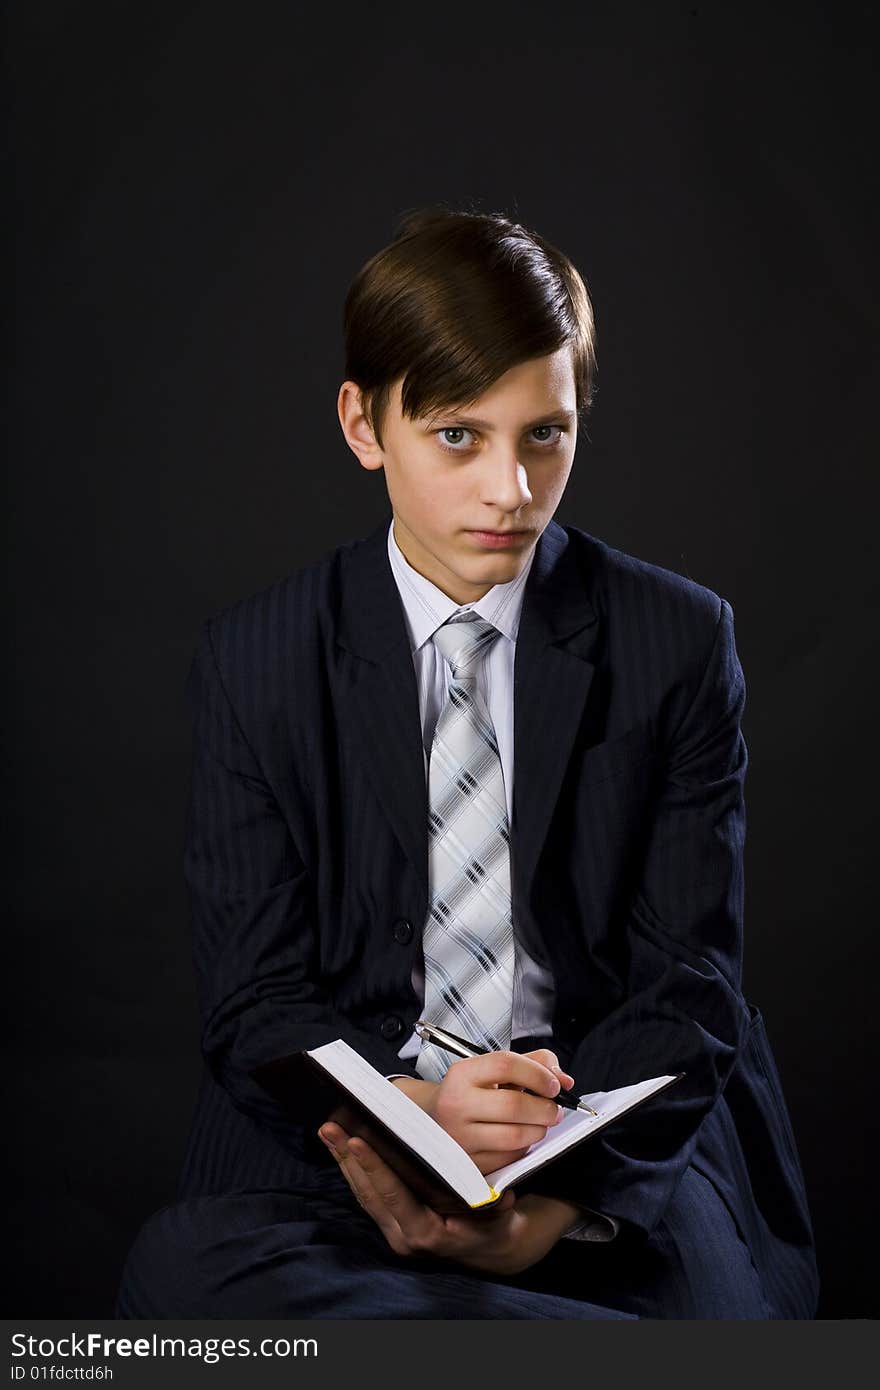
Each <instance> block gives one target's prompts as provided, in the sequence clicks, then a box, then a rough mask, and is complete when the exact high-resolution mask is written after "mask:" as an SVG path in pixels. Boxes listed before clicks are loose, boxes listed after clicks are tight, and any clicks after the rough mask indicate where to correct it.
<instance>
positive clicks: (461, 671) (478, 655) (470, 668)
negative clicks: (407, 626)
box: [434, 613, 498, 681]
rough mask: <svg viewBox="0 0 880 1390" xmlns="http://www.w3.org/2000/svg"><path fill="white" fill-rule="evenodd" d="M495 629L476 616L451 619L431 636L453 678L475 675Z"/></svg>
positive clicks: (457, 679)
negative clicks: (450, 668) (449, 667)
mask: <svg viewBox="0 0 880 1390" xmlns="http://www.w3.org/2000/svg"><path fill="white" fill-rule="evenodd" d="M497 636H498V629H497V627H493V626H492V624H491V623H487V622H486V620H485V618H481V617H480V616H479V614H477V613H463V614H462V615H461V617H458V618H450V619H449V620H448V621H447V622H445V623H444V624H443V626H442V627H438V629H437V631H436V632H435V633H434V642H435V645H436V646H437V647H438V649H439V650H440V651H441V652H442V654H443V656H445V658H446V660H447V661H448V662H449V665H450V666H451V667H452V679H453V680H454V681H464V680H469V679H473V678H474V677H475V676H476V672H477V667H478V665H479V664H480V661H481V659H482V657H483V654H484V652H486V651H487V650H488V648H489V647H490V646H491V644H492V643H493V642H494V640H495V638H496V637H497Z"/></svg>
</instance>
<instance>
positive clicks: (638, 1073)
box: [536, 599, 748, 1233]
mask: <svg viewBox="0 0 880 1390" xmlns="http://www.w3.org/2000/svg"><path fill="white" fill-rule="evenodd" d="M719 602H720V613H719V617H718V622H717V626H716V628H715V632H714V638H713V641H712V646H711V651H710V652H709V654H708V659H707V661H706V664H705V668H704V669H703V673H702V678H701V679H700V680H699V683H698V684H697V686H696V691H695V693H694V694H693V696H692V698H689V699H688V700H687V702H685V701H684V700H683V701H682V703H685V708H684V711H683V712H678V714H677V716H676V717H677V724H676V726H675V728H674V732H673V733H672V734H671V736H670V738H669V743H668V747H667V752H666V757H665V759H664V764H663V770H662V773H661V775H660V783H659V788H658V791H657V794H656V800H655V802H654V807H653V814H652V818H651V822H650V825H649V827H648V831H647V835H646V840H645V842H644V848H643V851H642V852H641V855H640V860H639V863H638V867H637V871H636V878H635V880H634V888H633V891H632V893H631V895H629V896H628V900H627V901H628V911H627V913H626V915H625V918H624V920H623V922H622V928H621V929H622V930H623V931H624V933H625V953H624V959H625V960H626V962H627V967H626V980H625V986H626V987H625V990H624V993H623V997H622V999H621V1002H620V1003H619V1005H618V1006H617V1007H616V1008H614V1009H612V1010H611V1011H610V1012H609V1013H608V1014H607V1015H606V1016H604V1017H602V1018H601V1019H600V1020H599V1021H598V1022H597V1023H596V1024H595V1025H594V1026H593V1027H592V1028H591V1029H590V1031H589V1033H588V1034H587V1035H586V1036H585V1037H584V1038H583V1039H582V1040H581V1041H580V1042H579V1043H577V1045H576V1046H575V1047H574V1049H573V1051H572V1053H571V1055H570V1058H569V1060H568V1061H567V1062H566V1063H565V1065H566V1066H567V1069H568V1070H569V1071H570V1072H571V1073H572V1074H573V1075H574V1077H575V1081H576V1087H575V1089H576V1091H577V1093H578V1094H582V1093H584V1092H586V1091H595V1090H610V1089H612V1088H614V1087H617V1086H622V1085H628V1084H630V1083H632V1082H635V1081H639V1080H642V1079H644V1078H647V1077H650V1076H660V1075H667V1074H674V1073H677V1072H684V1073H685V1076H684V1078H683V1079H682V1080H679V1081H678V1082H677V1083H676V1084H675V1085H674V1086H672V1087H670V1088H669V1090H668V1091H666V1092H664V1093H663V1094H662V1095H661V1096H658V1097H657V1098H656V1100H653V1101H650V1102H647V1103H646V1104H645V1106H644V1107H642V1108H640V1109H639V1110H636V1111H634V1112H633V1113H632V1114H631V1115H629V1116H626V1117H624V1118H623V1119H622V1120H620V1121H619V1122H618V1123H617V1124H615V1125H613V1126H611V1127H610V1128H609V1130H608V1131H607V1133H602V1134H599V1135H597V1136H596V1139H595V1140H593V1141H590V1142H588V1143H586V1144H584V1145H582V1146H581V1147H580V1148H579V1149H577V1150H574V1151H573V1152H572V1153H571V1154H569V1155H567V1156H566V1157H565V1158H563V1159H562V1160H560V1161H559V1162H558V1163H557V1164H555V1165H554V1168H553V1173H552V1178H548V1180H547V1184H548V1185H547V1187H546V1189H545V1190H547V1191H549V1192H553V1193H555V1194H556V1195H557V1196H560V1197H562V1196H564V1197H567V1198H568V1199H569V1200H571V1201H574V1202H579V1203H582V1204H583V1205H584V1206H587V1207H590V1208H592V1209H593V1210H595V1211H600V1212H602V1213H604V1214H605V1215H607V1216H612V1217H615V1218H617V1219H618V1220H620V1221H622V1222H624V1223H628V1225H629V1227H630V1228H636V1229H637V1230H640V1231H642V1232H644V1233H648V1232H650V1231H651V1230H652V1229H653V1228H654V1227H655V1226H656V1224H657V1222H658V1221H659V1220H660V1217H661V1216H662V1214H663V1210H664V1208H665V1206H666V1203H667V1202H668V1200H669V1198H670V1196H671V1195H672V1193H673V1191H674V1189H675V1187H676V1184H677V1183H678V1181H679V1179H680V1177H681V1176H682V1174H683V1172H684V1170H685V1168H686V1167H687V1165H688V1163H689V1161H690V1158H691V1155H692V1153H693V1150H694V1147H695V1144H696V1140H697V1133H698V1130H699V1128H700V1125H701V1124H702V1122H703V1121H704V1120H705V1118H706V1116H707V1115H708V1114H709V1112H710V1111H711V1109H712V1107H713V1106H714V1105H715V1103H716V1101H717V1099H718V1097H719V1094H720V1092H721V1090H722V1088H723V1086H724V1084H725V1082H726V1080H727V1077H728V1076H729V1074H730V1072H731V1069H732V1068H733V1066H734V1063H735V1061H736V1058H737V1055H738V1051H739V1049H740V1048H741V1046H742V1045H743V1044H744V1041H745V1035H746V1028H747V1025H748V1009H747V1005H746V1003H745V1001H744V999H743V997H742V994H741V958H742V908H743V849H744V842H745V807H744V799H743V783H744V777H745V770H746V764H747V753H746V746H745V741H744V738H743V734H742V730H741V718H742V712H743V707H744V703H745V683H744V680H743V673H742V668H741V666H740V662H739V659H738V657H737V653H736V647H735V642H734V632H733V613H732V610H731V607H730V604H729V603H727V601H726V600H724V599H721V600H719ZM698 669H699V668H698ZM690 689H691V691H693V689H694V685H693V683H692V684H691V687H690ZM537 1187H538V1184H537V1183H536V1190H537Z"/></svg>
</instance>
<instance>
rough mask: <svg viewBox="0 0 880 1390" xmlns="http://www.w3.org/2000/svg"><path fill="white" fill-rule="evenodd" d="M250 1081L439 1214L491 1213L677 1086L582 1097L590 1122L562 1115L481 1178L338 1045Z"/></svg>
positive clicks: (652, 1083)
mask: <svg viewBox="0 0 880 1390" xmlns="http://www.w3.org/2000/svg"><path fill="white" fill-rule="evenodd" d="M679 1075H681V1073H679ZM253 1076H254V1078H255V1079H256V1080H257V1081H258V1082H259V1083H260V1085H261V1086H263V1087H264V1089H265V1090H266V1091H268V1092H269V1093H270V1094H271V1095H272V1096H274V1098H275V1099H276V1100H278V1101H279V1102H280V1103H281V1104H282V1105H283V1106H284V1107H285V1109H287V1110H288V1111H289V1112H290V1114H291V1116H292V1117H293V1118H294V1119H296V1118H302V1116H303V1115H304V1114H308V1115H310V1116H311V1117H315V1116H318V1117H319V1118H317V1120H316V1121H315V1127H316V1128H317V1125H318V1124H320V1123H323V1121H324V1120H335V1121H337V1123H339V1124H340V1125H342V1127H343V1129H345V1130H346V1131H347V1132H348V1133H349V1134H352V1135H358V1136H360V1137H362V1138H364V1139H365V1140H366V1141H367V1143H368V1144H370V1145H371V1146H372V1147H373V1148H374V1149H375V1150H376V1152H377V1153H378V1154H379V1155H380V1156H381V1157H382V1158H384V1159H385V1161H386V1162H387V1163H389V1164H390V1165H391V1167H393V1168H394V1169H395V1171H396V1172H397V1173H399V1175H400V1176H401V1177H402V1178H403V1180H404V1181H405V1182H406V1183H407V1184H408V1185H409V1186H410V1187H411V1188H412V1189H413V1191H415V1192H416V1193H418V1194H419V1195H420V1196H421V1197H422V1198H423V1199H424V1200H425V1201H427V1202H429V1204H430V1205H431V1206H433V1207H434V1208H435V1209H436V1210H437V1211H443V1212H454V1211H460V1210H462V1208H463V1207H467V1208H470V1209H471V1210H472V1211H478V1210H482V1209H485V1208H489V1207H491V1206H492V1205H493V1204H494V1203H495V1202H497V1201H498V1200H499V1199H500V1197H501V1194H502V1193H503V1192H504V1191H505V1190H506V1189H507V1188H508V1187H514V1186H515V1185H516V1184H517V1183H519V1182H522V1180H523V1179H524V1178H525V1177H527V1176H529V1175H531V1174H532V1173H535V1172H537V1171H538V1169H540V1168H545V1167H546V1166H547V1165H548V1164H550V1163H552V1162H553V1160H554V1159H556V1158H558V1157H559V1156H560V1155H561V1154H563V1153H567V1152H568V1151H569V1150H570V1149H572V1148H574V1146H575V1145H576V1144H580V1143H582V1142H583V1141H584V1140H587V1139H590V1138H591V1137H592V1136H593V1135H594V1134H598V1132H599V1131H600V1130H602V1129H604V1128H605V1127H606V1126H607V1125H610V1124H612V1123H613V1121H615V1120H617V1119H619V1118H620V1116H621V1115H625V1114H627V1113H628V1112H629V1111H631V1110H633V1109H635V1107H636V1106H637V1105H641V1104H643V1102H644V1101H646V1100H649V1099H650V1098H651V1097H652V1096H655V1095H657V1094H658V1093H659V1092H660V1091H663V1090H665V1089H666V1087H667V1086H671V1085H672V1084H673V1082H675V1081H677V1080H678V1079H679V1076H654V1077H651V1078H650V1080H647V1081H640V1082H638V1083H637V1084H636V1085H633V1086H621V1087H619V1088H618V1089H617V1090H614V1091H594V1092H592V1093H590V1094H584V1095H582V1096H581V1097H580V1099H581V1100H583V1101H585V1102H586V1104H587V1105H589V1106H590V1107H591V1108H592V1109H593V1110H595V1111H596V1112H597V1113H596V1115H591V1114H588V1113H587V1112H586V1111H583V1110H564V1111H563V1116H562V1119H561V1120H560V1121H559V1123H558V1124H556V1125H554V1126H553V1127H552V1128H551V1129H548V1131H547V1133H546V1135H545V1137H544V1138H543V1139H542V1140H540V1141H539V1142H538V1143H537V1144H533V1145H532V1146H531V1148H530V1149H529V1150H528V1152H527V1153H526V1154H524V1155H523V1157H522V1158H519V1159H517V1160H516V1161H515V1162H514V1163H509V1164H507V1165H506V1166H505V1167H504V1168H498V1169H496V1171H495V1172H494V1173H489V1174H487V1175H486V1176H485V1177H484V1176H483V1174H482V1173H481V1172H480V1170H479V1168H478V1167H477V1165H476V1164H475V1163H474V1161H473V1159H472V1158H471V1157H470V1155H469V1154H468V1153H467V1152H466V1151H465V1150H464V1149H463V1148H462V1147H461V1145H460V1144H458V1143H456V1141H455V1140H454V1139H453V1138H452V1136H451V1135H450V1134H447V1132H446V1130H445V1129H443V1128H442V1127H441V1126H440V1125H438V1124H437V1123H436V1121H434V1120H432V1119H431V1117H430V1115H426V1114H425V1112H424V1110H422V1109H421V1108H420V1106H418V1105H417V1104H416V1103H415V1101H413V1100H410V1098H409V1096H407V1095H404V1093H403V1091H401V1090H399V1089H398V1087H397V1086H394V1085H392V1083H391V1082H390V1081H388V1080H386V1078H385V1077H384V1076H382V1074H381V1073H380V1072H378V1071H376V1069H375V1067H373V1066H371V1065H370V1063H369V1062H367V1061H366V1060H365V1059H364V1058H363V1057H361V1055H360V1053H358V1052H356V1051H355V1050H354V1048H352V1047H350V1046H349V1045H348V1043H346V1042H344V1041H343V1040H342V1039H341V1038H338V1039H337V1040H336V1041H335V1042H331V1043H325V1044H324V1045H323V1046H321V1047H316V1048H313V1049H311V1050H310V1051H308V1052H296V1053H293V1054H292V1055H291V1056H289V1057H284V1058H281V1059H279V1060H278V1061H274V1062H269V1063H267V1064H266V1065H265V1066H262V1067H258V1068H257V1069H256V1070H255V1071H254V1072H253Z"/></svg>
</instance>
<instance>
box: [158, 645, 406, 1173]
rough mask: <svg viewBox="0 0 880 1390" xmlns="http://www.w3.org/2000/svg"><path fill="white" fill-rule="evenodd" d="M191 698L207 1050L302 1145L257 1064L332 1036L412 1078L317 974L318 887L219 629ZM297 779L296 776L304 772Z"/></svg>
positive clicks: (233, 1087) (195, 899)
mask: <svg viewBox="0 0 880 1390" xmlns="http://www.w3.org/2000/svg"><path fill="white" fill-rule="evenodd" d="M187 695H188V699H189V703H190V708H191V714H192V720H193V753H192V773H191V786H190V801H189V812H188V817H187V829H186V846H185V853H184V873H185V879H186V883H187V887H188V890H189V896H190V907H191V917H192V927H193V956H194V963H195V968H196V977H197V983H198V991H199V1004H200V1011H201V1015H202V1025H203V1026H202V1050H203V1054H204V1057H205V1061H206V1063H207V1065H208V1067H209V1069H210V1071H211V1073H212V1074H213V1076H214V1077H215V1079H216V1080H217V1081H218V1082H219V1083H220V1084H221V1085H222V1086H224V1087H225V1088H226V1090H227V1091H228V1092H229V1095H230V1096H231V1098H232V1100H233V1102H234V1104H235V1105H236V1106H237V1107H238V1108H239V1109H240V1110H242V1111H244V1112H245V1113H246V1114H248V1115H250V1116H251V1117H252V1118H254V1119H256V1120H257V1121H258V1122H260V1123H261V1124H264V1125H266V1126H268V1127H269V1128H270V1129H271V1130H272V1131H273V1132H274V1134H275V1137H276V1138H277V1139H278V1140H279V1141H280V1142H281V1143H283V1144H285V1145H286V1146H290V1145H293V1146H294V1147H296V1146H297V1137H296V1132H295V1130H294V1129H292V1127H291V1121H290V1117H288V1116H286V1115H285V1114H284V1113H283V1111H282V1109H281V1107H280V1106H279V1105H277V1104H276V1102H275V1101H274V1100H271V1099H270V1098H269V1097H268V1096H267V1094H266V1093H265V1092H264V1091H263V1089H262V1087H260V1086H259V1085H257V1083H255V1082H254V1081H253V1080H252V1078H251V1077H250V1075H249V1072H250V1070H251V1069H252V1068H253V1067H256V1066H257V1065H260V1064H262V1063H264V1062H269V1061H273V1060H275V1059H277V1058H280V1057H285V1056H288V1055H289V1054H291V1053H293V1052H296V1051H300V1050H302V1049H305V1048H313V1047H317V1046H319V1045H320V1044H322V1043H326V1042H332V1041H333V1040H334V1039H336V1038H343V1039H344V1040H345V1041H346V1042H348V1043H349V1044H350V1045H351V1046H352V1047H354V1048H356V1049H357V1051H358V1052H360V1053H361V1055H362V1056H364V1057H366V1058H367V1060H368V1061H369V1062H371V1063H372V1064H373V1066H375V1067H376V1068H377V1070H379V1071H380V1072H383V1073H384V1072H390V1071H397V1072H400V1070H401V1068H403V1069H404V1071H407V1069H408V1068H409V1067H410V1063H409V1062H408V1061H406V1060H401V1058H399V1057H398V1056H397V1053H396V1051H395V1050H394V1047H393V1045H392V1044H391V1043H390V1042H386V1041H385V1039H383V1038H382V1037H381V1036H380V1035H378V1034H372V1033H369V1032H366V1031H363V1030H362V1029H360V1028H358V1027H356V1026H354V1025H352V1023H350V1022H349V1021H348V1019H346V1018H345V1017H344V1016H343V1015H341V1014H340V1013H338V1012H337V1010H336V1009H335V1008H334V1003H333V999H332V997H331V996H330V994H329V993H328V990H327V988H326V986H325V982H324V981H323V980H322V977H321V963H320V953H319V947H318V936H317V931H316V915H315V896H314V892H313V885H312V882H311V880H310V876H309V874H308V872H307V869H306V866H305V864H304V862H303V858H302V855H301V854H300V851H299V849H298V847H297V845H296V843H295V842H294V836H293V834H292V832H291V828H290V826H289V824H288V823H287V820H286V819H285V817H284V815H283V814H282V811H281V809H280V807H279V804H278V801H277V799H276V797H275V795H274V794H273V791H272V788H271V786H270V784H269V781H268V780H267V777H266V775H265V772H264V769H263V768H262V767H261V765H260V761H259V759H258V758H257V756H256V754H255V752H254V750H253V748H252V746H251V743H250V742H249V740H248V736H247V733H246V731H245V730H244V729H243V728H242V726H241V723H240V722H239V718H238V717H237V714H236V711H235V710H234V709H233V706H232V703H231V701H230V699H229V696H228V693H227V690H226V688H225V687H224V683H223V680H222V679H221V675H220V671H219V669H218V664H217V661H216V657H215V650H214V643H213V640H212V624H211V623H207V624H206V625H205V627H204V629H203V631H202V635H201V640H200V642H199V644H198V646H197V649H196V652H195V656H194V658H193V662H192V667H191V671H190V676H189V681H188V685H187ZM290 775H291V777H292V778H293V779H294V781H296V769H291V773H290ZM303 795H305V793H303ZM408 1074H412V1075H415V1070H414V1068H412V1069H411V1071H410V1072H409V1073H408ZM303 1118H304V1120H307V1119H309V1118H310V1117H303Z"/></svg>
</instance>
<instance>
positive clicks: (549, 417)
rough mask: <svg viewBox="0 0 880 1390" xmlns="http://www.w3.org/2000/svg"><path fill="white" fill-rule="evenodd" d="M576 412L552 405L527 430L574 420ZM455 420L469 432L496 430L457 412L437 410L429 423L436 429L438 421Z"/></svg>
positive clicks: (487, 423)
mask: <svg viewBox="0 0 880 1390" xmlns="http://www.w3.org/2000/svg"><path fill="white" fill-rule="evenodd" d="M574 417H575V412H574V411H573V410H566V409H565V408H564V407H563V406H561V405H559V406H554V405H551V406H550V408H549V410H545V412H544V414H543V415H538V416H536V418H535V419H534V420H529V421H528V423H527V424H526V426H525V428H526V429H527V430H533V429H534V428H535V427H536V426H537V425H547V424H550V423H551V422H552V421H555V420H573V419H574ZM444 419H450V420H454V421H455V424H456V426H458V425H464V427H465V428H466V429H469V430H491V429H493V428H494V426H493V425H491V424H490V422H489V421H488V420H475V419H474V417H473V416H472V415H458V414H457V413H456V412H455V410H454V409H453V410H436V411H434V413H433V415H429V416H428V423H429V424H430V425H433V426H435V427H436V422H437V421H438V420H444Z"/></svg>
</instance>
